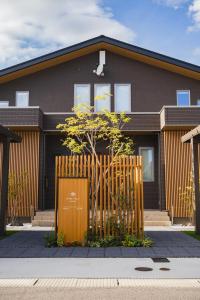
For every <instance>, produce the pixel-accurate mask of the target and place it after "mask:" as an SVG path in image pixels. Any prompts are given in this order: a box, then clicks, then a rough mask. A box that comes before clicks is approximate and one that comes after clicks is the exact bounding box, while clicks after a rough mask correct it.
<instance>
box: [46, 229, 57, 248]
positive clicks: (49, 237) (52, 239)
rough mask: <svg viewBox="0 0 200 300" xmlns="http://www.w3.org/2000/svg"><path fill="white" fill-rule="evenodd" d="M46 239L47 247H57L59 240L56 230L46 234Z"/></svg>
mask: <svg viewBox="0 0 200 300" xmlns="http://www.w3.org/2000/svg"><path fill="white" fill-rule="evenodd" d="M44 240H45V247H48V248H50V247H56V246H57V242H56V236H55V232H54V231H51V232H50V233H48V234H46V235H45V236H44Z"/></svg>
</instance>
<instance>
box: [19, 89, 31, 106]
mask: <svg viewBox="0 0 200 300" xmlns="http://www.w3.org/2000/svg"><path fill="white" fill-rule="evenodd" d="M16 106H18V107H26V106H29V92H27V91H20V92H16Z"/></svg>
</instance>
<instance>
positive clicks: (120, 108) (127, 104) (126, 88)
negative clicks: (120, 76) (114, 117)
mask: <svg viewBox="0 0 200 300" xmlns="http://www.w3.org/2000/svg"><path fill="white" fill-rule="evenodd" d="M114 95H115V112H131V85H130V84H115V88H114Z"/></svg>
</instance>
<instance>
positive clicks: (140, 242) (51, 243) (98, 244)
mask: <svg viewBox="0 0 200 300" xmlns="http://www.w3.org/2000/svg"><path fill="white" fill-rule="evenodd" d="M152 245H153V241H152V239H150V238H149V237H147V236H145V237H144V238H143V239H138V238H137V237H136V236H135V235H129V234H125V235H124V236H123V237H121V236H119V237H116V236H106V237H104V238H101V237H99V236H93V237H91V238H86V240H85V242H84V243H83V244H81V243H79V242H77V241H74V242H72V243H68V244H67V245H65V244H64V235H63V234H59V235H58V237H57V239H56V235H55V232H54V231H52V232H50V233H49V234H47V235H46V236H45V246H46V247H48V248H50V247H77V246H78V247H81V246H82V247H92V248H105V247H146V248H148V247H152Z"/></svg>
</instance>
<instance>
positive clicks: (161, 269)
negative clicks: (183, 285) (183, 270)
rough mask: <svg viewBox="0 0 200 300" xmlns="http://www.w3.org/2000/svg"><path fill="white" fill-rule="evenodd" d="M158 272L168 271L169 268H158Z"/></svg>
mask: <svg viewBox="0 0 200 300" xmlns="http://www.w3.org/2000/svg"><path fill="white" fill-rule="evenodd" d="M159 270H160V271H170V268H160V269H159Z"/></svg>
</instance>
